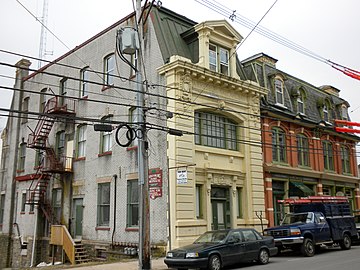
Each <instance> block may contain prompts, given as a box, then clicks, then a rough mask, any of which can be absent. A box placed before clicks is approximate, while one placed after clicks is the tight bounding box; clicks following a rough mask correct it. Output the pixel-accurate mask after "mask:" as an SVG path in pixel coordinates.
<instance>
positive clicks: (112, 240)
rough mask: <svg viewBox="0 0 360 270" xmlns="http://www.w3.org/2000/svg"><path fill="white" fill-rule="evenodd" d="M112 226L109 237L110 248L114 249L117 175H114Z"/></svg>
mask: <svg viewBox="0 0 360 270" xmlns="http://www.w3.org/2000/svg"><path fill="white" fill-rule="evenodd" d="M113 177H114V226H113V232H112V236H111V247H112V248H114V235H115V228H116V189H117V186H116V180H117V175H116V174H114V175H113Z"/></svg>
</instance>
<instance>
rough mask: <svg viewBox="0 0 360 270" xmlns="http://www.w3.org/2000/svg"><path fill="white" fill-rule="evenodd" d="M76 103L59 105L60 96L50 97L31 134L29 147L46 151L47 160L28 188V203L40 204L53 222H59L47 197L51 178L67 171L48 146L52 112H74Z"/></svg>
mask: <svg viewBox="0 0 360 270" xmlns="http://www.w3.org/2000/svg"><path fill="white" fill-rule="evenodd" d="M74 107H75V104H73V107H72V109H69V110H68V106H67V105H66V106H59V104H58V97H53V98H51V99H49V100H48V101H47V103H46V105H45V107H44V110H43V114H42V115H41V117H40V118H39V121H38V122H37V125H36V127H35V130H34V131H33V132H32V133H30V134H29V137H28V142H27V147H28V148H33V149H37V150H39V151H44V152H45V153H46V161H47V162H44V160H43V161H42V162H41V164H40V166H39V167H38V170H37V172H36V173H35V174H34V176H33V181H32V183H31V185H30V187H29V189H28V190H27V195H26V203H27V204H34V205H35V204H36V205H39V208H40V209H41V210H42V211H43V213H44V215H45V217H46V219H47V220H48V222H49V223H51V224H58V222H59V221H57V220H56V218H55V215H54V211H53V209H52V207H51V203H50V202H49V201H48V200H47V199H46V196H45V195H46V191H47V187H48V184H49V182H50V179H51V177H52V175H53V174H54V173H65V168H64V167H65V165H64V162H62V161H61V160H60V159H59V158H58V157H57V156H56V153H55V150H54V149H53V148H52V147H50V146H48V144H47V140H48V137H49V134H50V132H51V130H52V128H53V126H54V123H55V118H54V117H51V115H52V114H56V113H58V114H74V113H75V110H74Z"/></svg>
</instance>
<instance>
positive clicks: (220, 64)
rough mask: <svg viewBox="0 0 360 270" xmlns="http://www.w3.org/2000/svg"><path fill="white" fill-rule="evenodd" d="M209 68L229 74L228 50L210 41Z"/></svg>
mask: <svg viewBox="0 0 360 270" xmlns="http://www.w3.org/2000/svg"><path fill="white" fill-rule="evenodd" d="M209 68H210V70H212V71H216V72H220V73H221V74H224V75H229V50H227V49H225V48H222V47H220V46H217V45H215V44H211V43H210V44H209Z"/></svg>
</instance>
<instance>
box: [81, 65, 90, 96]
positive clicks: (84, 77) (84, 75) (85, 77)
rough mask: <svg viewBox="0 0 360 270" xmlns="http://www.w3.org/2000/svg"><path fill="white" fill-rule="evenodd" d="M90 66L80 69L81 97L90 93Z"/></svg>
mask: <svg viewBox="0 0 360 270" xmlns="http://www.w3.org/2000/svg"><path fill="white" fill-rule="evenodd" d="M89 74H90V73H89V67H85V68H83V69H82V70H81V71H80V97H86V96H87V95H88V94H89V89H88V88H89Z"/></svg>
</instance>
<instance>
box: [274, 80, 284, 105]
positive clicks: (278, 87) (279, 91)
mask: <svg viewBox="0 0 360 270" xmlns="http://www.w3.org/2000/svg"><path fill="white" fill-rule="evenodd" d="M275 102H276V103H277V104H281V105H284V82H283V81H282V80H280V79H279V78H275Z"/></svg>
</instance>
